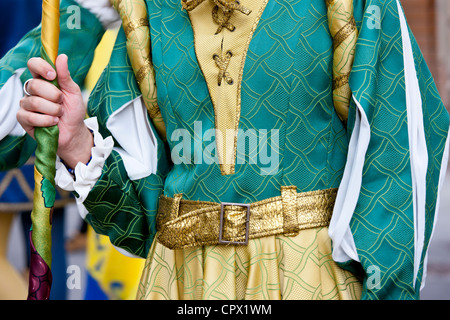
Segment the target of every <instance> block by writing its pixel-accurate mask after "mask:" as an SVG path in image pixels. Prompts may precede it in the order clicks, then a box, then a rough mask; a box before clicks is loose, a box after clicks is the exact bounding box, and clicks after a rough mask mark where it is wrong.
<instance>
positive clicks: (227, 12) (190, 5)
mask: <svg viewBox="0 0 450 320" xmlns="http://www.w3.org/2000/svg"><path fill="white" fill-rule="evenodd" d="M203 1H205V0H181V4H182V6H183V9H185V10H187V11H191V10H194V9H195V8H197V6H198V5H200V4H201V3H202V2H203ZM210 1H212V2H214V3H215V6H214V7H213V10H212V18H213V20H214V22H215V23H216V24H218V25H219V27H218V28H217V31H216V34H218V33H220V32H221V31H222V30H223V28H227V29H228V30H230V31H234V29H236V27H235V26H234V25H233V24H232V23H230V19H231V16H232V15H233V13H234V11H236V10H237V11H239V12H241V13H243V14H245V15H247V16H248V15H249V14H250V13H251V12H252V11H251V10H250V9H247V8H246V7H244V6H242V5H241V4H240V2H239V1H236V0H210ZM219 9H220V11H221V13H220V14H219Z"/></svg>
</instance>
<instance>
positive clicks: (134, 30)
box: [110, 0, 166, 140]
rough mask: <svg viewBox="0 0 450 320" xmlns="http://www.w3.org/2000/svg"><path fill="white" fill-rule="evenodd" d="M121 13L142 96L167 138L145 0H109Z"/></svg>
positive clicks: (158, 129)
mask: <svg viewBox="0 0 450 320" xmlns="http://www.w3.org/2000/svg"><path fill="white" fill-rule="evenodd" d="M110 1H111V4H112V5H113V6H114V8H115V9H116V10H117V12H118V13H119V14H120V17H121V19H122V25H123V29H124V32H125V35H126V37H127V52H128V56H129V58H130V61H131V66H132V68H133V71H134V74H135V76H136V82H137V83H138V85H139V89H140V90H141V93H142V99H143V100H144V104H145V106H146V108H147V111H148V114H149V116H150V118H151V120H152V122H153V124H154V126H155V129H156V131H157V132H158V134H159V135H160V137H161V138H162V139H163V140H166V128H165V125H164V121H163V119H162V116H161V112H160V110H159V106H158V103H157V91H156V81H155V75H154V70H153V64H152V61H151V46H150V45H151V43H150V28H149V22H148V16H147V6H146V3H145V0H110Z"/></svg>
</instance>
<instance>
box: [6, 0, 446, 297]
mask: <svg viewBox="0 0 450 320" xmlns="http://www.w3.org/2000/svg"><path fill="white" fill-rule="evenodd" d="M374 6H375V7H376V8H378V9H379V10H380V15H379V22H380V23H379V26H380V27H378V28H377V27H374V17H373V8H374ZM147 9H148V13H149V24H150V31H151V43H152V58H153V64H154V67H155V75H156V82H157V88H158V105H159V107H160V110H161V113H162V116H163V118H164V121H165V125H166V129H167V137H168V143H167V145H166V144H165V143H163V142H162V141H161V140H160V139H158V172H157V173H156V174H154V175H150V176H149V177H147V178H145V179H140V180H136V181H130V179H129V178H128V176H127V174H126V170H125V168H124V165H123V161H122V159H121V158H120V156H119V155H118V153H116V152H113V153H112V155H111V156H110V158H109V159H108V160H107V162H106V164H105V167H104V169H103V174H102V176H101V178H100V179H99V181H98V183H97V184H96V186H95V187H94V189H93V190H92V192H91V193H90V195H89V197H88V199H87V200H86V202H85V206H86V208H87V209H88V210H89V212H90V214H89V215H88V216H87V220H88V221H89V222H90V223H92V225H93V226H94V228H95V229H96V231H97V232H99V233H103V234H107V235H109V236H110V238H111V241H112V243H113V244H114V245H117V246H119V247H122V248H124V249H126V250H128V251H130V252H132V253H135V254H137V255H140V256H142V257H146V256H147V255H149V259H148V265H147V269H146V270H149V271H150V270H151V271H152V273H149V274H147V273H146V274H145V276H144V278H143V281H144V282H143V286H144V287H145V288H144V287H143V288H141V289H142V290H141V291H140V294H141V296H142V297H145V296H146V295H147V294H148V293H149V291H148V290H147V289H146V288H150V287H151V286H152V284H151V279H152V277H153V275H154V274H153V272H156V273H157V271H158V270H163V273H166V274H169V275H170V276H171V277H172V278H171V280H170V282H165V284H166V285H167V284H169V285H170V286H175V288H176V289H173V290H172V293H173V294H175V291H177V292H178V290H180V289H179V288H183V292H189V290H186V289H185V288H184V287H185V286H184V285H183V284H182V283H176V281H175V279H179V280H180V281H182V282H183V283H184V284H189V288H190V283H192V282H189V281H190V280H189V281H188V280H186V278H189V277H190V276H189V272H194V271H195V270H197V271H198V272H203V271H202V270H203V269H202V268H204V267H206V266H207V265H210V262H209V261H210V259H209V258H208V259H206V258H207V255H205V254H206V253H208V252H213V253H214V254H215V251H216V249H218V250H219V252H220V253H221V254H222V257H224V258H225V260H226V261H231V260H229V259H230V257H233V259H235V257H237V256H239V255H237V256H236V255H235V254H234V253H232V254H230V253H226V252H222V248H214V247H204V248H199V249H195V250H193V251H192V254H194V255H197V254H200V253H201V255H200V256H201V257H204V258H205V259H206V260H205V261H208V263H207V264H205V265H203V266H200V265H198V268H197V267H196V268H195V269H194V268H193V267H192V268H191V265H192V264H191V263H193V262H194V261H201V259H200V260H199V259H197V260H195V259H189V257H190V256H189V252H190V251H185V252H182V254H181V257H180V259H178V258H177V259H175V258H176V257H175V253H174V252H168V251H167V249H164V248H162V247H161V246H160V245H159V244H158V243H157V242H154V241H153V238H154V235H155V234H156V232H157V231H156V228H155V215H156V212H157V207H158V197H159V195H160V194H161V193H164V194H165V195H166V196H168V197H173V196H174V195H175V194H179V193H182V194H183V198H184V199H190V200H205V201H214V202H240V203H251V202H255V201H258V200H263V199H267V198H270V197H273V196H279V195H280V188H281V186H296V187H297V191H298V192H305V191H312V190H320V189H328V188H337V187H339V183H340V180H341V178H342V174H343V170H344V167H345V164H346V157H347V148H348V141H349V138H350V136H351V133H352V130H353V126H354V120H355V113H356V106H355V104H354V103H352V104H351V105H350V110H349V119H348V123H347V127H345V126H344V125H343V123H342V122H341V121H340V120H339V117H338V116H337V114H336V112H335V110H334V106H333V97H332V57H333V52H332V46H333V43H332V39H331V36H330V33H329V29H328V19H327V10H326V4H325V1H314V0H300V1H296V2H291V1H285V0H269V2H268V3H267V6H266V8H265V10H264V12H263V14H262V16H261V19H260V21H259V23H258V25H257V28H256V30H255V32H254V34H253V37H252V40H251V42H250V46H249V48H248V53H247V57H246V61H245V66H244V71H243V79H244V80H243V81H242V87H241V94H242V97H241V98H242V100H241V110H240V112H241V114H240V122H239V129H241V130H242V132H244V133H251V134H250V137H254V136H256V137H257V138H260V137H261V136H262V138H263V142H264V143H263V144H262V145H263V146H265V147H266V148H267V147H268V148H267V149H261V150H263V151H267V152H268V155H270V154H271V152H272V151H274V153H273V154H274V155H275V156H276V157H275V156H274V157H273V158H270V159H278V160H279V161H278V162H277V163H276V165H275V166H273V167H272V166H270V163H268V162H267V161H264V159H263V160H262V159H261V158H258V157H257V158H256V163H250V161H249V155H250V154H252V152H253V150H250V149H249V148H248V146H246V147H245V148H244V149H241V150H240V151H238V153H237V160H242V159H245V161H243V163H240V162H239V161H236V162H237V163H236V168H235V174H233V175H222V174H221V171H220V168H219V165H218V164H215V163H213V164H210V163H207V162H206V161H203V162H202V163H195V160H196V155H195V148H194V146H195V143H194V142H192V145H191V146H192V148H191V151H190V152H187V153H186V154H185V155H186V159H187V160H190V162H189V161H187V162H188V163H181V164H177V163H175V164H172V163H171V162H170V160H168V159H170V156H171V153H172V152H173V151H174V149H175V150H176V148H175V147H176V146H177V143H178V142H179V140H178V141H177V140H176V139H173V138H172V134H173V133H174V132H176V130H177V129H185V130H186V131H187V132H188V134H189V135H190V136H194V137H195V136H196V135H197V137H200V138H203V139H200V140H201V141H200V143H201V146H202V150H204V149H205V148H207V147H209V146H210V144H211V140H208V139H207V137H205V133H206V132H207V130H208V129H213V128H214V126H215V116H216V115H215V113H214V108H213V105H212V102H211V97H210V96H209V94H210V93H209V90H208V86H207V84H206V82H205V78H204V76H203V73H202V70H201V69H200V67H199V65H198V62H197V58H196V53H195V48H194V40H195V39H194V34H193V30H192V26H191V22H190V20H189V16H188V14H187V12H186V11H184V10H182V8H181V3H180V1H179V0H167V1H161V0H155V1H147ZM354 16H355V20H356V25H357V27H358V30H359V37H358V42H357V47H356V51H355V61H354V64H353V69H352V70H353V71H352V74H351V76H350V88H351V90H352V92H353V94H354V96H355V99H356V100H357V101H358V102H359V103H360V104H361V106H362V108H363V110H364V112H365V114H366V116H367V118H368V121H369V124H370V129H371V140H370V144H369V148H368V151H367V154H366V158H365V166H364V170H363V176H362V188H361V193H360V196H359V199H358V204H357V207H356V210H355V212H354V214H353V218H352V220H351V224H350V226H351V230H352V233H353V237H354V240H355V244H356V248H357V250H358V255H359V259H360V262H359V263H356V264H354V263H352V261H349V262H348V263H346V264H345V265H344V264H343V265H342V266H343V267H350V266H351V267H355V266H356V269H358V270H359V272H362V276H363V286H362V293H361V294H362V296H361V298H362V299H416V298H418V297H419V287H420V283H421V280H422V275H423V260H424V256H423V257H422V264H421V266H420V270H419V275H418V278H417V284H414V283H413V268H414V266H413V263H414V219H413V212H412V204H411V197H412V184H411V170H410V161H409V156H410V154H409V142H408V134H407V119H406V101H405V100H406V99H405V79H404V65H403V48H402V38H401V31H400V23H399V12H398V9H397V2H396V0H389V1H380V0H354ZM376 21H378V20H376ZM237 27H238V26H237ZM212 31H214V30H212ZM225 32H227V31H226V30H225ZM86 37H87V39H91V37H90V36H88V35H86ZM412 42H413V43H412V45H413V50H414V57H415V66H416V71H417V74H418V80H419V86H420V92H421V96H422V102H423V115H424V126H425V137H426V143H427V148H428V156H429V162H428V172H427V186H426V193H427V194H426V201H427V203H426V215H427V220H426V224H427V225H426V238H425V248H424V249H426V248H427V246H428V242H429V240H430V234H431V230H432V226H433V223H434V216H435V208H436V198H437V191H438V190H437V186H438V181H439V173H440V169H441V161H442V154H443V150H444V146H445V141H446V137H447V132H448V124H449V119H448V114H447V112H446V111H445V108H444V107H443V105H442V102H441V100H440V98H439V95H438V93H437V90H436V87H435V85H434V82H433V80H432V77H431V74H430V72H429V70H428V68H427V67H426V64H425V62H424V60H423V57H422V55H421V53H420V51H419V49H418V46H417V43H416V42H415V40H414V39H413V40H412ZM92 52H93V50H92ZM2 65H3V61H2ZM13 70H14V69H13ZM7 72H10V71H5V70H2V72H1V78H0V79H1V81H0V83H4V82H5V81H6V79H7V78H8V77H9V76H10V74H11V73H9V74H8V73H7ZM139 95H140V91H139V88H138V86H137V83H136V80H135V76H134V74H133V70H132V68H131V65H130V61H129V59H128V57H127V52H126V39H125V35H124V33H123V30H121V32H120V33H119V36H118V39H117V42H116V46H115V48H114V52H113V55H112V58H111V62H110V65H109V66H108V68H107V69H106V70H105V71H104V73H103V75H102V77H101V79H100V81H99V83H98V85H97V87H96V88H95V89H94V91H93V93H92V96H91V99H90V103H89V114H90V115H91V116H97V118H98V120H99V124H100V130H101V133H102V135H104V136H108V135H109V132H108V129H107V127H106V122H107V120H108V117H109V115H111V113H112V112H114V111H116V110H117V109H118V108H120V107H121V106H123V105H124V104H125V103H127V102H129V101H131V100H133V99H135V98H137V97H139ZM199 124H201V126H200V127H199ZM272 129H275V130H276V131H272V132H271V130H272ZM264 130H265V131H264ZM262 132H265V134H262V135H261V133H262ZM272 133H273V134H272ZM252 134H253V136H252ZM247 138H249V137H247ZM264 139H265V140H264ZM5 142H7V143H10V142H11V141H9V140H5ZM2 143H3V142H2ZM15 143H18V142H14V144H15ZM117 146H118V145H117ZM259 146H261V145H259ZM272 147H273V148H272ZM186 150H187V149H186ZM261 150H257V151H258V152H257V155H260V154H261V153H260V152H259V151H261ZM197 156H198V154H197ZM265 160H267V159H265ZM321 232H323V231H321ZM286 239H287V240H286ZM293 239H294V238H286V237H279V238H277V240H276V241H275V243H277V242H278V243H280V242H283V241H285V240H286V242H285V243H290V242H291V241H293ZM327 241H328V243H329V239H328V240H327ZM262 242H264V241H263V240H261V243H262ZM257 243H259V240H258V241H256V242H255V243H252V246H249V247H248V248H249V249H248V251H247V253H244V255H247V254H248V253H249V252H252V251H251V250H253V249H250V248H253V245H256V244H257ZM152 246H153V247H152ZM275 247H276V246H275ZM306 247H308V246H307V245H305V246H304V247H303V248H306ZM312 247H314V246H312ZM272 248H273V247H272ZM280 248H281V246H280V247H278V248H277V250H278V249H280ZM308 248H309V247H308ZM284 249H285V248H283V250H284ZM238 250H240V249H238ZM283 250H280V251H277V253H279V254H281V253H282V252H284V251H283ZM261 252H263V251H261ZM264 252H267V253H270V255H272V257H274V256H276V255H273V252H274V251H273V250H268V251H264ZM287 252H288V251H286V252H285V253H283V254H286V256H287ZM253 253H254V252H253ZM177 254H178V253H177ZM328 254H329V252H327V253H321V254H320V255H315V256H314V255H308V254H307V255H306V257H308V258H307V259H306V260H302V258H301V257H300V256H299V257H298V258H299V259H300V260H302V261H309V262H308V263H310V262H311V261H313V262H314V261H323V260H320V259H321V258H320V257H327V258H324V259H325V261H329V256H328ZM183 255H184V257H183ZM292 255H293V256H296V255H297V254H293V253H292V251H290V253H289V256H292ZM424 255H425V250H424ZM200 256H199V257H200ZM158 257H163V258H164V259H166V260H161V259H159V258H158ZM258 257H260V256H258ZM313 257H314V258H313ZM247 258H248V259H250V258H249V257H248V256H247ZM247 258H246V259H243V260H242V261H243V262H244V264H246V263H247V262H248V261H250V260H251V259H250V260H247ZM170 259H173V262H174V261H175V260H176V262H174V263H175V265H176V266H174V265H171V266H169V265H164V264H165V263H166V261H167V260H170ZM213 259H214V258H213ZM220 259H222V258H220ZM263 259H264V258H261V260H257V261H256V262H259V263H260V262H261V261H263ZM289 259H290V257H289ZM317 259H319V260H317ZM246 261H247V262H246ZM272 261H273V266H274V268H278V269H279V270H287V269H286V268H284V266H283V263H282V262H281V261H284V260H283V259H278V258H277V259H272ZM297 262H298V261H297ZM177 263H179V264H178V265H177ZM195 263H197V262H195ZM184 264H185V265H184ZM213 265H214V264H213ZM224 265H226V264H224ZM318 265H320V264H318ZM323 265H324V266H331V265H332V264H329V263H328V262H327V263H324V264H323ZM373 266H376V267H377V268H379V270H380V284H381V285H380V286H370V285H369V284H368V282H367V278H368V276H369V270H371V267H373ZM327 268H329V270H331V269H332V267H325V269H327ZM293 269H294V270H296V272H297V271H298V269H297V268H296V266H295V264H293ZM356 269H352V270H356ZM180 270H183V272H185V274H184V275H183V276H181V275H177V274H176V273H174V272H178V271H180ZM189 270H191V271H189ZM234 270H236V269H234ZM274 270H275V269H274ZM289 270H290V269H289ZM180 272H181V271H180ZM186 272H187V273H186ZM234 273H235V275H236V272H234ZM202 277H203V276H202V275H199V276H198V277H196V278H195V279H201V278H202ZM347 278H348V279H353V278H352V277H346V276H344V277H343V278H339V279H341V280H342V279H344V280H342V281H341V280H338V281H337V283H338V284H341V283H346V284H347V285H345V286H344V287H345V288H347V289H345V288H344V290H351V291H353V290H354V292H357V291H356V286H355V285H354V284H353V280H351V281H350V282H348V281H347V280H345V279H347ZM193 279H194V278H193ZM242 279H243V278H241V277H239V276H238V277H237V280H236V283H239V286H241V283H243V282H242V281H243V280H242ZM149 281H150V282H149ZM161 281H162V280H161ZM199 281H200V280H198V282H199ZM277 281H278V283H279V284H278V288H280V290H281V291H280V292H281V293H282V294H283V295H286V296H287V293H288V292H289V290H287V291H286V288H288V286H287V285H286V286H285V282H284V281H281V280H280V279H278V280H277ZM346 281H347V282H346ZM194 282H195V280H194ZM207 283H208V285H209V282H207ZM266 283H268V282H266ZM282 283H283V284H282ZM292 284H294V282H292ZM208 285H205V286H203V287H202V286H197V288H200V289H201V290H203V291H204V292H208V290H209V289H208V288H209V287H208ZM306 287H309V286H306ZM319 287H320V286H319ZM249 288H251V287H249ZM267 288H269V287H267V286H266V288H265V289H267ZM311 288H312V287H311ZM311 288H309V289H308V290H307V291H308V292H309V294H311V292H312V291H314V290H312V289H311ZM351 288H354V289H351ZM205 289H206V291H205ZM265 289H264V290H261V291H260V293H261V294H262V296H264V294H263V292H265V291H266V290H265ZM168 290H169V288H168V287H167V288H166V289H165V290H164V291H165V292H168ZM277 290H278V289H277ZM150 291H151V290H150ZM332 291H333V290H332ZM217 292H222V290H221V289H220V290H219V291H217ZM217 292H216V293H215V295H213V296H209V295H205V294H204V293H201V294H197V293H196V295H195V297H202V298H206V297H216V296H220V295H219V294H218V293H217ZM249 292H251V290H250V289H249ZM317 292H320V295H321V297H326V296H327V295H326V294H324V291H323V290H322V289H321V290H319V291H317ZM330 292H331V291H330ZM172 293H171V294H170V295H169V296H170V297H174V296H175V295H172ZM281 293H280V294H281ZM176 294H178V293H176ZM220 294H222V293H220ZM313 296H314V295H313ZM349 296H350V295H349ZM192 297H194V296H192ZM229 297H233V295H231V296H229ZM236 297H239V298H241V297H242V296H241V295H238V296H236ZM314 297H317V296H314ZM331 297H336V295H334V294H332V295H331Z"/></svg>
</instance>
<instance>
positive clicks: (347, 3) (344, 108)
mask: <svg viewBox="0 0 450 320" xmlns="http://www.w3.org/2000/svg"><path fill="white" fill-rule="evenodd" d="M325 2H326V5H327V15H328V26H329V28H330V33H331V36H332V38H333V50H334V53H333V102H334V108H335V110H336V113H337V115H338V116H339V118H340V119H341V120H342V121H343V122H344V123H346V122H347V118H348V108H349V105H350V99H351V97H352V92H351V90H350V85H349V77H350V73H351V70H352V65H353V61H354V56H355V47H356V41H357V39H358V30H357V28H356V22H355V18H354V16H353V0H325Z"/></svg>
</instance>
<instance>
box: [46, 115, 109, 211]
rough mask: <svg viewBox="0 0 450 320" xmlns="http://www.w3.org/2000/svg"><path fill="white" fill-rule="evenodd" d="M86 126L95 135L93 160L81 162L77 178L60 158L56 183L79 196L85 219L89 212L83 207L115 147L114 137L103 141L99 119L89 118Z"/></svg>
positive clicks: (77, 166) (76, 172)
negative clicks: (85, 162)
mask: <svg viewBox="0 0 450 320" xmlns="http://www.w3.org/2000/svg"><path fill="white" fill-rule="evenodd" d="M85 124H86V126H87V127H88V128H89V129H91V130H92V132H93V133H94V147H93V148H92V151H91V152H92V159H91V161H90V162H89V164H88V165H86V164H84V163H81V162H79V163H78V164H77V165H76V167H75V177H76V179H74V177H73V176H72V175H71V174H70V173H69V171H68V170H67V168H66V166H65V165H64V164H63V163H62V162H61V160H60V159H59V157H58V158H57V161H56V176H55V183H56V184H57V185H58V186H59V187H60V188H61V189H63V190H66V191H75V192H76V193H77V194H78V196H79V197H78V198H77V199H76V202H77V205H78V209H79V211H80V214H81V217H82V218H83V219H84V218H85V217H86V215H87V210H86V208H84V206H83V202H84V200H86V198H87V196H88V195H89V192H90V191H91V190H92V188H93V187H94V185H95V184H96V183H97V180H98V179H99V178H100V176H101V174H102V169H103V165H104V164H105V161H106V159H107V158H108V157H109V155H110V154H111V151H112V149H113V147H114V141H113V139H112V137H107V138H105V139H103V137H102V136H101V134H100V133H99V132H98V123H97V118H95V117H94V118H89V119H86V120H85Z"/></svg>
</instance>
